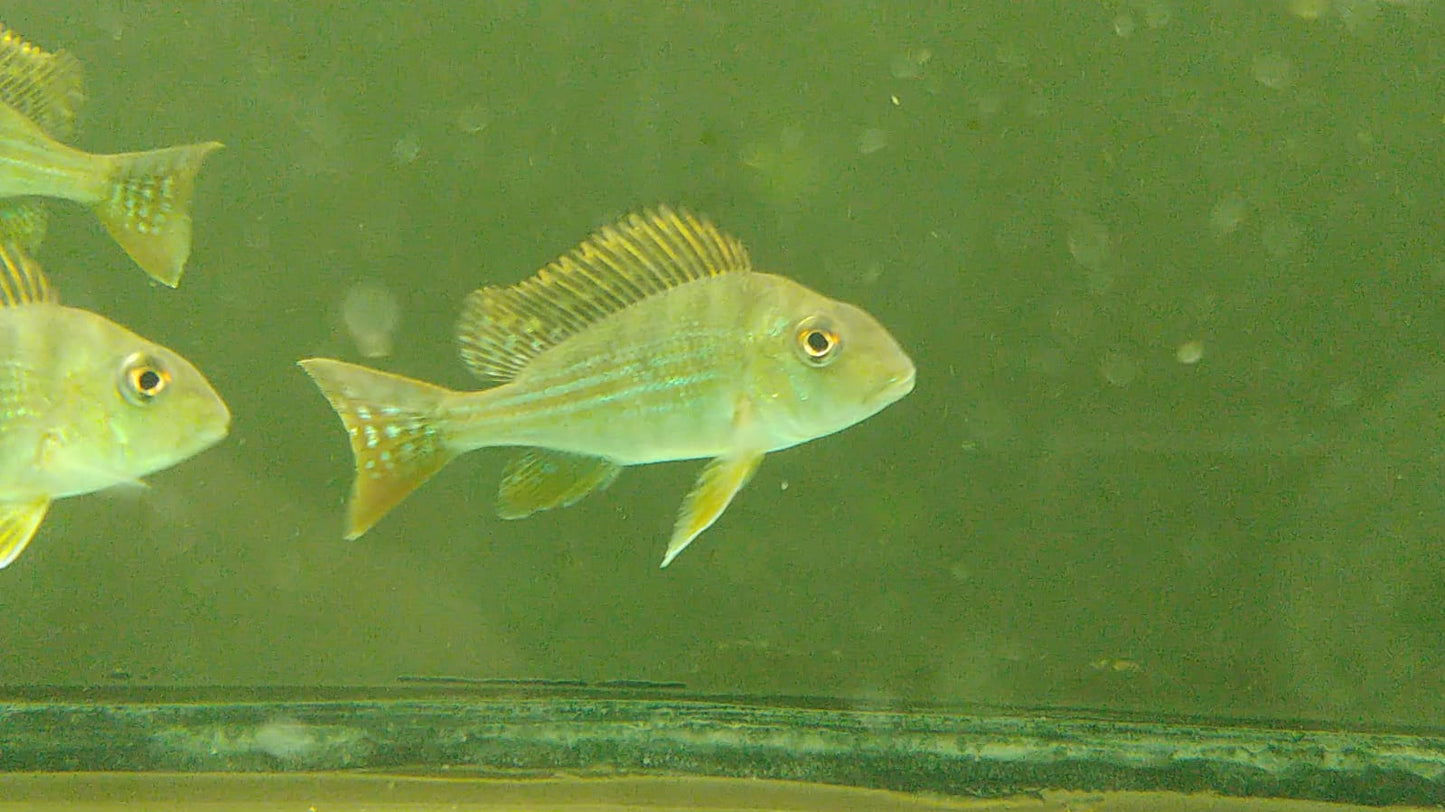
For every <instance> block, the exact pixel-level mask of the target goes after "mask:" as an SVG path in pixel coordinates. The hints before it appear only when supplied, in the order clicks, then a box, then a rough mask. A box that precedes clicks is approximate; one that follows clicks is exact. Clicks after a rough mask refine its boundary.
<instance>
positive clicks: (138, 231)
mask: <svg viewBox="0 0 1445 812" xmlns="http://www.w3.org/2000/svg"><path fill="white" fill-rule="evenodd" d="M84 98H85V97H84V93H83V92H82V90H81V75H80V63H79V62H78V61H77V60H76V59H75V58H74V57H71V56H70V55H69V54H66V53H64V52H58V53H53V54H52V53H47V52H45V51H42V50H40V49H39V48H36V47H35V46H33V45H31V44H29V43H27V42H25V41H24V40H22V39H21V38H20V37H19V36H17V35H16V34H15V33H14V32H13V31H10V30H8V29H6V28H5V27H4V26H3V25H0V239H8V240H9V241H11V242H12V243H14V244H16V245H18V246H20V247H22V248H24V249H29V250H33V249H34V248H35V246H36V244H37V243H38V242H39V240H40V237H41V236H42V235H43V234H44V229H45V210H44V208H43V206H42V205H41V204H40V203H39V201H38V200H37V199H38V198H46V197H50V198H60V199H64V200H70V201H74V202H76V203H81V204H83V205H86V206H90V207H91V208H92V209H93V210H94V211H95V213H96V216H97V217H99V218H100V222H101V223H102V224H103V225H104V226H105V228H106V230H107V231H109V232H110V235H111V237H112V238H114V239H115V241H116V242H117V243H119V244H120V246H121V247H122V248H124V249H125V251H126V253H128V254H130V256H131V259H133V260H135V262H136V264H137V265H140V267H141V269H142V270H144V271H145V272H146V273H148V274H150V276H151V277H152V278H154V279H156V280H157V281H159V282H162V283H163V284H166V285H169V286H170V287H175V286H176V285H178V284H179V283H180V279H181V274H182V273H183V272H184V270H185V265H186V259H187V258H188V257H189V256H190V253H191V211H190V207H191V196H192V194H193V192H194V190H195V177H196V173H197V172H199V171H200V169H201V163H202V162H203V161H204V160H205V159H206V156H207V155H209V154H210V153H211V152H213V151H215V150H217V149H220V148H221V144H219V143H217V142H215V141H209V142H205V143H199V144H188V145H185V146H179V147H169V148H166V149H157V150H150V151H146V152H128V153H121V154H116V155H96V154H92V153H89V152H82V151H81V150H78V149H75V148H74V147H71V146H68V145H67V144H65V143H63V142H64V141H65V140H67V139H69V138H70V137H71V136H72V135H73V134H74V130H75V120H76V115H77V111H78V109H79V107H80V105H81V103H82V102H83V101H84Z"/></svg>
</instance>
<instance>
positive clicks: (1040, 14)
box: [0, 0, 1445, 723]
mask: <svg viewBox="0 0 1445 812" xmlns="http://www.w3.org/2000/svg"><path fill="white" fill-rule="evenodd" d="M1304 5H1305V4H1304V3H1294V4H1292V6H1293V10H1292V7H1291V6H1290V5H1287V4H1285V3H1283V2H1265V0H1237V1H1236V2H1230V1H1226V0H1215V1H1214V2H1182V0H1178V1H1176V2H1168V1H1167V0H1139V1H1138V2H1019V1H1018V0H989V1H988V2H970V3H963V2H957V3H934V4H926V3H902V2H899V3H894V2H874V3H862V2H859V3H849V4H842V3H839V4H816V5H815V4H803V3H781V4H780V3H774V2H767V3H726V4H691V3H676V4H659V3H654V2H635V3H633V2H627V3H623V2H609V3H586V4H584V3H564V2H542V3H523V2H495V3H461V2H422V3H413V4H400V3H384V2H374V3H366V4H362V3H344V4H342V3H338V4H330V3H327V4H322V3H225V2H189V3H177V2H119V1H118V0H109V2H98V3H88V2H74V1H72V0H47V2H45V3H41V2H30V3H21V4H18V5H17V6H16V7H12V8H10V9H8V10H7V11H6V17H5V19H4V22H5V23H6V24H7V25H9V26H11V27H13V28H14V29H16V30H17V31H19V32H20V33H21V34H23V35H24V36H25V37H26V38H28V39H30V40H31V41H33V42H35V43H36V44H38V45H40V46H42V47H45V48H47V49H59V48H65V49H68V50H70V51H72V52H74V53H75V54H76V55H78V56H79V57H80V58H81V60H82V61H83V62H84V64H85V66H86V70H87V88H88V96H89V100H88V102H87V105H86V107H85V110H84V119H83V123H82V128H81V132H80V135H79V136H78V138H77V142H78V144H79V145H80V146H82V147H84V148H86V149H89V150H92V151H116V150H123V149H138V148H143V147H154V146H161V145H164V144H169V143H180V142H188V141H196V140H206V139H218V140H221V141H223V142H225V143H226V144H227V149H226V150H225V151H223V152H221V153H218V154H217V155H216V156H214V157H213V158H212V159H211V160H210V162H209V163H208V164H207V165H206V167H205V169H204V170H203V172H202V174H201V177H200V182H199V187H198V191H197V196H196V212H195V216H196V233H195V248H194V252H193V254H192V257H191V261H190V264H189V266H188V270H187V274H186V276H185V278H184V280H183V282H182V284H181V287H180V288H179V290H175V291H171V290H166V289H162V288H158V287H156V286H154V285H151V284H150V283H148V281H147V280H146V278H145V277H144V275H143V274H142V273H141V272H140V271H139V270H138V269H136V268H135V267H134V266H133V265H131V264H130V262H129V260H128V259H127V258H126V257H125V255H124V254H123V253H122V252H121V251H120V249H119V248H117V247H116V246H115V245H114V244H112V243H111V242H110V241H109V239H108V238H107V237H106V235H105V234H104V232H103V230H102V229H101V228H100V227H99V226H98V224H97V222H96V221H95V220H94V218H93V217H91V216H90V215H89V214H88V213H86V212H84V211H83V210H81V209H80V208H78V207H74V206H65V207H57V209H58V211H57V213H56V215H55V216H53V217H52V222H51V229H50V235H49V237H48V238H47V241H46V244H45V247H44V250H43V251H42V252H41V254H40V258H41V259H42V261H43V262H44V263H45V264H46V267H47V268H48V269H49V271H50V273H51V276H52V279H53V281H54V282H55V284H56V286H57V287H58V288H59V289H60V291H61V293H62V295H63V296H64V298H65V300H66V301H67V302H68V303H70V304H75V305H79V306H83V307H88V308H91V309H94V310H97V311H99V312H101V313H103V314H105V315H107V316H108V317H110V318H112V319H115V320H116V321H118V322H121V323H122V324H125V325H127V326H129V327H131V328H132V329H134V330H136V331H137V332H140V333H142V334H144V335H146V336H147V337H150V338H153V339H155V340H158V341H160V342H162V343H164V344H166V345H168V346H170V347H172V348H174V349H176V350H178V351H180V352H182V353H183V354H185V355H186V356H187V357H189V358H190V359H191V360H192V361H194V362H195V363H196V364H197V365H198V366H200V367H201V368H202V369H203V370H204V371H205V372H206V373H207V375H208V376H209V377H210V378H211V380H212V381H213V382H214V383H215V385H216V387H217V388H218V390H220V391H221V393H222V394H223V396H224V397H225V398H226V399H227V401H228V402H229V404H230V406H231V409H232V411H233V413H234V414H235V424H234V427H233V432H232V436H231V438H230V439H229V440H228V441H227V442H226V443H225V444H223V445H221V446H219V447H217V448H215V449H213V450H211V451H209V452H207V453H205V454H204V455H202V456H200V457H198V458H196V459H194V460H192V461H190V462H188V463H186V464H184V465H181V466H178V467H176V468H175V469H172V470H170V471H167V472H165V473H163V474H160V475H157V476H155V477H153V478H152V485H153V487H152V488H151V489H150V490H149V491H147V492H145V493H143V494H139V495H136V494H119V495H109V494H104V495H96V496H90V497H85V498H75V499H67V500H65V501H63V502H60V503H58V504H57V505H56V506H55V507H54V508H53V510H52V512H51V514H50V517H49V519H48V520H47V522H46V523H45V525H44V526H43V527H42V528H41V530H40V534H39V535H38V536H37V538H36V539H35V541H34V543H33V544H32V545H31V547H30V548H29V550H28V551H27V552H26V554H25V555H24V556H23V557H22V558H21V559H20V560H19V561H18V562H17V563H16V564H14V565H12V566H11V567H9V568H8V569H6V570H4V571H3V572H0V650H3V651H4V657H0V683H3V684H12V685H13V684H32V683H64V684H79V685H116V684H122V685H126V684H133V685H215V684H226V685H234V684H241V685H304V686H317V685H342V684H344V685H381V686H385V685H391V684H394V681H395V679H396V678H397V677H398V676H399V675H459V676H466V677H472V678H530V677H539V678H552V679H585V680H603V679H646V680H664V681H678V682H683V683H686V685H687V686H688V688H690V689H695V690H698V691H721V692H730V693H758V694H810V695H836V696H844V697H866V698H870V699H873V700H879V699H881V700H885V701H886V700H893V699H897V700H900V701H901V700H927V701H941V702H985V703H1013V704H1025V705H1072V706H1089V707H1098V708H1106V709H1120V710H1123V709H1129V710H1137V711H1142V712H1146V713H1161V714H1162V713H1174V712H1188V713H1204V714H1222V715H1234V714H1250V715H1260V716H1266V717H1309V718H1317V719H1323V720H1329V721H1362V722H1366V723H1384V722H1394V721H1410V722H1416V723H1439V722H1441V721H1442V720H1445V691H1442V688H1445V645H1442V642H1445V612H1442V607H1445V586H1442V585H1445V577H1442V575H1445V573H1442V569H1445V565H1442V563H1441V556H1440V554H1439V550H1440V545H1441V542H1442V526H1445V496H1442V485H1445V451H1442V448H1445V411H1442V398H1445V310H1442V302H1441V296H1442V293H1445V236H1442V233H1441V229H1440V227H1439V226H1440V223H1441V218H1442V212H1445V208H1442V205H1441V204H1442V194H1445V180H1442V178H1445V173H1442V155H1445V67H1442V65H1445V9H1442V8H1441V7H1440V6H1439V4H1438V3H1436V2H1433V0H1413V2H1396V3H1385V2H1367V1H1366V0H1351V1H1350V2H1345V1H1344V0H1337V2H1335V3H1334V4H1333V6H1331V7H1326V8H1323V9H1322V10H1321V13H1320V15H1319V17H1318V19H1312V20H1311V19H1305V18H1304V17H1302V16H1301V13H1300V9H1301V8H1303V6H1304ZM1320 5H1324V4H1320ZM659 202H671V203H675V204H682V205H687V206H690V207H692V208H695V209H697V210H700V211H704V212H707V213H708V214H709V215H710V216H712V217H713V218H714V219H715V220H716V221H717V222H719V224H721V225H723V226H724V227H726V228H727V229H728V230H730V231H732V232H734V233H736V234H737V235H738V236H740V237H741V238H742V239H743V240H744V242H746V243H747V245H748V246H749V248H750V250H751V252H752V254H753V257H754V259H755V261H756V262H757V264H758V265H759V267H761V268H763V269H765V270H769V271H773V272H778V273H783V274H786V275H788V276H791V277H793V278H796V279H798V280H800V281H802V282H803V283H805V284H807V285H809V286H811V287H814V288H816V289H818V290H821V291H823V292H826V293H828V294H830V295H833V296H836V297H838V298H842V299H845V300H849V301H853V302H856V303H859V304H861V305H862V306H864V307H866V308H867V309H868V310H869V311H870V312H872V313H873V314H875V315H876V316H878V317H879V318H880V319H881V320H882V321H883V322H884V323H885V324H887V325H888V326H889V327H890V328H891V329H892V330H893V331H894V332H895V334H896V335H897V336H898V337H899V339H900V340H901V341H902V343H903V344H904V345H905V346H906V347H907V348H908V349H909V350H910V352H911V354H912V356H913V358H914V360H915V361H916V363H917V365H918V369H919V378H918V386H917V389H916V391H915V392H914V393H913V394H912V395H911V396H909V397H908V398H907V399H905V400H903V401H902V402H900V403H899V404H897V405H895V406H893V407H891V408H889V409H888V410H886V411H884V412H883V413H881V414H879V415H878V416H876V417H874V418H872V419H870V420H869V421H867V422H865V423H863V424H861V425H859V426H856V427H854V428H852V429H850V430H848V431H846V432H843V433H841V434H838V435H836V436H833V437H829V438H826V439H823V440H819V441H816V442H813V443H809V444H806V445H803V446H800V447H798V448H796V449H792V450H789V451H786V452H783V453H779V454H776V455H772V456H770V457H769V459H767V460H766V462H765V463H764V465H763V467H762V468H761V470H760V471H759V473H758V474H757V476H756V477H755V479H754V480H753V482H752V484H751V485H750V486H749V487H748V488H747V489H746V490H745V491H744V492H743V493H742V494H741V495H740V496H739V498H738V499H737V501H736V502H735V503H734V505H733V506H732V507H731V508H730V509H729V510H728V512H727V513H726V514H725V515H724V517H723V518H722V519H721V520H720V521H719V522H718V524H717V525H715V526H714V527H713V528H712V529H711V530H710V531H709V532H708V533H706V534H705V535H703V536H702V537H701V538H700V539H699V540H698V541H697V542H696V543H694V544H693V545H692V547H691V548H690V549H689V550H688V551H687V553H686V554H684V555H683V556H682V557H681V558H679V559H678V561H677V562H676V563H675V564H673V565H672V566H671V567H670V568H668V569H667V570H666V571H659V570H658V569H657V564H658V562H659V560H660V558H661V555H662V551H663V548H664V546H665V541H666V538H667V535H668V533H669V531H670V529H671V526H672V522H673V516H674V514H675V511H676V509H677V505H678V503H679V502H680V501H681V499H682V497H683V495H684V494H685V493H686V492H687V490H688V488H689V487H690V485H691V482H692V480H693V478H694V476H695V475H696V472H697V468H698V465H697V464H693V463H679V464H670V465H663V466H653V467H648V468H641V469H632V470H629V471H628V472H626V474H625V475H624V476H623V477H622V478H621V479H620V480H619V481H618V482H617V483H616V484H615V485H614V486H613V487H612V488H611V489H610V490H609V491H607V492H606V493H604V494H600V495H597V496H593V497H591V498H589V499H587V500H585V501H583V502H582V503H580V504H578V505H577V506H575V507H573V508H569V509H567V510H563V511H556V512H553V513H549V514H544V515H539V516H535V517H533V518H530V519H528V520H525V521H521V522H503V521H501V520H499V519H497V518H495V515H494V513H493V509H492V500H493V494H494V491H495V487H496V481H497V477H498V474H499V472H500V470H501V467H502V465H503V463H504V460H505V458H506V455H505V454H504V453H503V452H497V451H491V452H479V453H476V454H471V455H468V456H467V457H465V458H463V459H461V460H459V461H458V462H456V463H454V464H453V465H452V466H450V467H449V468H447V469H446V470H444V471H443V472H442V473H441V474H440V475H439V476H437V477H436V479H435V480H434V481H433V482H431V483H429V484H428V485H427V486H426V487H424V488H423V489H421V490H420V491H419V492H417V493H416V494H415V495H414V496H412V497H411V498H409V499H408V500H407V501H406V502H404V503H403V504H402V505H401V506H400V507H399V508H398V509H397V510H396V511H395V512H394V513H393V514H391V515H389V516H388V517H387V518H386V519H385V520H384V521H383V522H382V523H381V524H380V525H378V526H377V527H376V528H375V529H374V530H373V531H371V532H370V533H368V534H367V535H366V536H364V537H363V538H361V539H360V540H357V541H354V542H346V541H343V540H342V538H341V533H342V528H343V522H344V507H343V500H344V497H345V495H346V490H347V488H348V486H349V483H350V477H351V459H350V453H349V451H348V449H347V446H346V441H345V435H344V433H343V432H342V430H341V427H340V424H339V423H338V422H337V420H336V418H335V416H334V415H333V414H332V412H331V411H330V409H329V408H328V407H327V405H326V403H325V401H324V400H323V399H322V398H321V396H320V395H319V393H318V392H317V391H316V390H315V388H314V387H313V386H312V385H311V383H310V382H309V381H308V380H307V379H306V377H305V375H303V374H302V373H301V371H300V370H299V369H298V368H296V367H295V366H294V362H295V361H296V360H297V359H299V358H303V357H309V356H313V355H327V356H333V357H338V358H342V359H346V360H352V361H363V360H365V359H363V358H361V357H360V355H359V353H358V352H357V349H356V347H355V345H354V344H353V342H352V339H351V338H350V336H349V335H348V333H347V330H346V328H345V327H344V325H343V322H342V319H341V309H342V302H343V300H344V298H345V296H346V294H347V291H348V290H350V289H352V288H353V287H354V286H356V285H358V284H361V283H369V284H373V285H380V286H383V287H384V288H385V289H386V290H389V291H390V292H391V294H392V295H394V296H395V298H396V301H397V303H398V304H399V305H400V308H401V324H400V327H399V328H398V329H397V330H396V332H395V333H394V335H393V339H394V351H393V352H392V354H391V356H390V357H388V358H385V359H379V360H375V361H371V362H370V363H374V364H375V365H377V366H379V367H381V368H384V369H387V370H390V371H394V372H399V373H404V374H407V375H410V376H415V377H420V378H423V379H427V380H432V381H436V382H439V383H443V384H446V385H450V386H454V387H473V386H478V385H480V384H479V383H477V382H475V381H474V380H472V379H471V378H470V377H469V376H468V374H467V372H466V370H465V369H464V368H463V366H462V364H461V363H460V361H459V360H458V359H457V357H456V353H455V350H454V347H453V342H452V339H451V329H452V324H453V321H454V319H455V317H456V315H457V313H458V312H459V309H460V305H461V300H462V298H463V297H464V296H465V295H466V293H467V292H469V291H470V290H472V289H473V288H475V287H477V286H479V285H481V284H507V283H510V282H514V281H517V280H520V279H521V278H523V277H525V276H526V275H528V274H530V273H531V272H532V271H534V270H535V269H536V268H537V267H539V266H540V265H542V264H543V263H545V262H547V261H548V260H550V259H552V258H553V257H555V256H556V255H558V254H560V253H561V252H562V251H564V250H566V249H567V248H569V247H571V246H572V245H573V244H574V243H576V242H577V241H579V240H580V239H581V238H583V237H584V236H585V235H586V234H587V233H588V232H589V231H590V230H591V229H593V228H594V227H596V226H598V225H600V224H603V223H605V222H608V221H609V220H612V219H614V218H616V217H617V216H618V215H620V214H622V213H624V212H626V211H629V210H633V209H637V208H640V207H643V206H648V205H653V204H656V203H659Z"/></svg>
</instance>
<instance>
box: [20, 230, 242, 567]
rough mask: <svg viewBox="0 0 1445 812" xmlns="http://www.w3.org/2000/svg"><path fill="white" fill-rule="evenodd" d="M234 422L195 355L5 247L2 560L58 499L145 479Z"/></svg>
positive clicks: (217, 438) (27, 537)
mask: <svg viewBox="0 0 1445 812" xmlns="http://www.w3.org/2000/svg"><path fill="white" fill-rule="evenodd" d="M230 420H231V416H230V413H229V412H228V411H227V410H226V404H225V403H223V402H222V401H221V398H220V396H218V395H217V394H216V392H215V390H214V389H212V388H211V385H210V384H209V383H208V382H207V381H206V379H205V377H204V376H202V375H201V373H200V372H199V371H197V370H196V368H195V367H194V366H191V364H190V362H188V361H186V359H184V358H182V357H180V356H179V355H176V354H175V353H174V352H171V351H170V350H168V349H166V348H165V347H161V346H158V345H156V344H154V343H152V342H150V341H147V340H145V339H144V338H141V337H140V336H138V335H136V334H134V333H132V332H130V331H129V330H127V329H125V328H123V327H121V326H120V325H118V324H115V323H114V322H111V321H110V320H108V319H105V318H103V317H101V316H99V315H97V314H95V313H91V312H90V311H88V310H78V309H76V308H73V307H64V306H62V305H61V304H60V303H59V300H58V297H57V296H56V294H55V291H54V289H53V288H51V287H50V283H49V282H48V281H47V280H46V279H45V277H44V275H43V274H42V272H41V270H40V267H39V266H38V265H37V264H36V263H35V261H34V260H33V259H31V258H30V257H29V256H27V255H26V254H25V252H24V251H23V250H22V249H20V248H19V247H17V246H15V245H13V244H5V245H0V567H4V566H6V565H8V564H9V563H10V562H12V561H14V560H15V558H16V557H17V556H19V555H20V553H21V552H23V551H24V550H25V546H26V545H27V544H29V543H30V539H31V538H32V537H33V536H34V535H35V531H36V529H37V528H39V527H40V522H41V520H42V519H44V518H45V513H46V511H47V510H48V509H49V508H50V503H51V501H53V500H55V499H59V498H61V497H65V496H76V495H79V494H84V493H92V492H94V491H98V490H102V489H104V488H109V487H112V486H115V485H124V484H137V483H139V482H140V478H141V477H143V476H145V475H147V474H150V473H153V472H155V471H159V470H161V469H163V468H169V467H171V466H172V465H175V464H176V463H178V462H180V461H182V460H185V459H187V458H189V457H192V456H194V455H196V454H197V453H199V452H201V451H203V450H204V449H206V448H208V447H210V446H212V445H214V444H215V443H217V442H220V440H221V439H222V438H223V437H225V436H226V432H227V430H228V427H229V425H230Z"/></svg>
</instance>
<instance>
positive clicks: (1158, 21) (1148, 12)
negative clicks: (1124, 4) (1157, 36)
mask: <svg viewBox="0 0 1445 812" xmlns="http://www.w3.org/2000/svg"><path fill="white" fill-rule="evenodd" d="M1173 19H1174V10H1173V9H1171V8H1170V7H1169V4H1168V3H1164V2H1156V3H1150V4H1149V7H1148V8H1146V9H1144V24H1145V25H1147V26H1149V27H1150V28H1163V27H1164V26H1166V25H1168V24H1169V23H1170V21H1171V20H1173Z"/></svg>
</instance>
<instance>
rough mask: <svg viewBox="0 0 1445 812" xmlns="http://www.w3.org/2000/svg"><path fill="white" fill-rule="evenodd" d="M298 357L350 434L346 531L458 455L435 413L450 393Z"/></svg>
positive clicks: (373, 519) (355, 532)
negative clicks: (352, 468)
mask: <svg viewBox="0 0 1445 812" xmlns="http://www.w3.org/2000/svg"><path fill="white" fill-rule="evenodd" d="M300 365H301V368H302V369H304V370H306V374H307V375H310V376H311V380H313V381H315V382H316V385H317V386H318V387H320V388H321V393H322V394H323V395H325V396H326V399H327V400H328V401H330V402H331V407H332V408H333V409H335V410H336V413H337V414H338V415H339V416H340V417H341V422H342V423H343V424H344V425H345V426H346V433H347V435H348V436H349V437H350V438H351V453H352V455H353V456H354V457H355V460H356V480H355V482H353V483H352V486H351V501H350V508H349V514H350V518H349V520H348V526H347V530H346V537H347V538H349V539H354V538H356V537H357V536H360V535H361V534H362V533H365V532H366V531H367V530H369V529H371V526H372V525H374V524H376V523H377V522H378V521H379V520H380V519H381V517H382V516H385V515H386V513H387V511H389V510H391V509H392V508H393V507H395V506H396V504H397V503H398V502H400V501H401V500H402V499H404V498H405V497H406V495H407V494H409V493H411V492H412V491H414V490H416V489H417V487H418V486H420V485H421V484H422V483H423V482H426V481H427V480H428V479H430V478H431V476H432V474H435V473H436V472H437V471H439V470H441V468H442V466H444V465H446V464H447V463H448V462H450V461H451V460H452V458H453V457H455V456H456V455H457V451H456V450H455V449H453V448H451V447H449V446H448V445H447V443H446V438H445V436H444V433H443V429H444V426H443V425H442V419H441V417H440V416H439V411H440V407H441V405H442V402H443V401H444V400H445V399H446V398H447V397H448V396H450V395H451V394H452V393H451V392H450V391H449V390H447V389H443V388H442V387H440V386H432V385H431V384H429V383H423V382H421V381H414V380H411V379H410V378H403V377H401V376H400V375H392V374H389V373H386V372H378V371H376V370H373V369H367V368H366V367H362V366H357V365H355V364H347V363H343V362H341V361H333V360H331V359H328V358H312V359H309V360H305V361H301V362H300Z"/></svg>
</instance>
